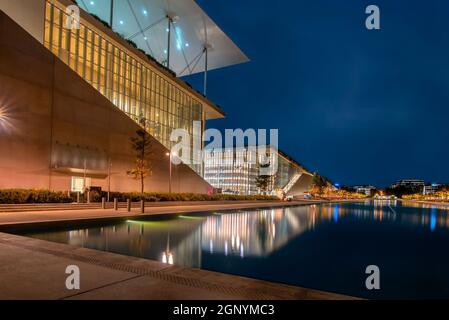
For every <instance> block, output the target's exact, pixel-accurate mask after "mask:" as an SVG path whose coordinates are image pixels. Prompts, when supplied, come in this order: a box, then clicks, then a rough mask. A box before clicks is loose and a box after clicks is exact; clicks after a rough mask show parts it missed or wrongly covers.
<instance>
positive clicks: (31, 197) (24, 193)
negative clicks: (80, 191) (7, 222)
mask: <svg viewBox="0 0 449 320" xmlns="http://www.w3.org/2000/svg"><path fill="white" fill-rule="evenodd" d="M71 202H73V200H72V198H71V197H70V196H69V195H68V194H67V193H66V192H52V191H48V190H24V189H8V190H0V204H27V203H71Z"/></svg>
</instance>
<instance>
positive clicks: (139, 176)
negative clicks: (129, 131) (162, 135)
mask: <svg viewBox="0 0 449 320" xmlns="http://www.w3.org/2000/svg"><path fill="white" fill-rule="evenodd" d="M136 134H137V137H132V138H130V141H131V146H132V148H133V150H134V152H135V156H136V160H135V167H134V168H133V169H131V170H129V171H127V174H128V175H129V176H131V177H133V178H134V179H136V180H140V184H141V190H140V192H141V193H142V194H143V193H144V192H145V178H146V177H149V176H151V175H152V171H151V162H150V159H149V158H150V156H151V154H152V151H151V150H152V148H151V147H152V141H151V139H150V135H149V134H148V132H147V131H146V130H144V129H139V130H137V131H136Z"/></svg>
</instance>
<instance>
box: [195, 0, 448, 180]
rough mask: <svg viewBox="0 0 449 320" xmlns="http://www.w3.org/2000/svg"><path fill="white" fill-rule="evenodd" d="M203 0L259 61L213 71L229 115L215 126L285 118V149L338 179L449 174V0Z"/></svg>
mask: <svg viewBox="0 0 449 320" xmlns="http://www.w3.org/2000/svg"><path fill="white" fill-rule="evenodd" d="M198 3H199V4H200V6H202V7H203V8H204V9H205V11H206V12H207V13H208V14H209V15H210V16H211V18H212V19H213V20H214V21H215V22H216V23H217V24H218V25H219V26H220V27H221V28H222V29H223V30H224V31H225V32H226V33H227V34H228V35H229V36H230V37H231V38H232V39H233V40H234V41H235V43H236V44H237V45H238V46H239V47H240V48H241V49H242V50H243V51H244V52H245V53H246V54H247V55H248V56H249V58H250V59H251V62H250V63H247V64H242V65H238V66H233V67H229V68H225V69H220V70H216V71H212V72H211V73H210V74H209V88H208V95H209V98H210V99H211V100H212V101H214V102H216V103H218V104H219V105H221V106H222V108H223V109H224V110H225V112H226V113H227V118H226V119H225V120H214V121H211V122H210V123H209V127H215V128H218V129H224V128H242V129H246V128H279V129H280V149H282V150H284V151H285V152H286V153H287V154H289V155H291V156H292V157H294V158H295V159H296V160H298V161H299V162H301V163H303V164H304V165H305V166H306V167H308V168H310V169H311V170H313V171H319V172H320V173H321V174H323V175H326V176H328V177H329V178H330V179H331V180H333V181H334V182H340V183H342V184H348V185H351V184H375V185H378V186H386V185H388V184H390V183H391V182H392V181H393V180H396V179H400V178H421V179H424V180H426V181H429V182H449V170H448V159H449V147H448V141H449V125H448V124H449V121H448V120H449V1H447V0H427V1H424V0H421V1H418V0H407V1H403V0H371V1H363V0H308V1H305V0H295V1H268V0H226V1H221V0H220V1H212V0H198ZM369 4H376V5H378V6H379V7H380V9H381V27H382V29H381V30H380V31H368V30H367V29H366V28H365V19H366V15H365V8H366V6H367V5H369ZM187 80H188V81H189V82H191V83H193V84H194V85H195V87H197V88H199V89H200V88H202V77H201V75H200V76H194V77H191V78H189V79H187Z"/></svg>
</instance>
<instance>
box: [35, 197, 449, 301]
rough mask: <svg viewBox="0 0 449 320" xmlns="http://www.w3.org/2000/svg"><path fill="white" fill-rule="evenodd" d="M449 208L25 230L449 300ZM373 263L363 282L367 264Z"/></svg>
mask: <svg viewBox="0 0 449 320" xmlns="http://www.w3.org/2000/svg"><path fill="white" fill-rule="evenodd" d="M448 214H449V209H448V208H447V207H437V206H427V205H417V204H407V203H401V202H387V201H379V202H365V203H363V202H360V203H346V204H323V205H308V206H298V207H288V208H279V209H266V210H265V209H264V210H240V211H227V212H210V213H207V214H190V215H177V216H172V217H167V216H165V217H163V218H162V217H159V218H152V219H146V220H139V221H137V220H136V221H126V222H123V223H118V224H114V225H104V226H98V227H89V228H86V229H80V230H51V231H48V232H39V233H30V234H27V235H28V236H31V237H35V238H39V239H43V240H48V241H53V242H60V243H67V244H70V245H75V246H82V247H87V248H92V249H97V250H102V251H110V252H115V253H120V254H124V255H129V256H136V257H143V258H147V259H153V260H158V261H160V262H163V263H166V264H174V265H180V266H187V267H194V268H201V269H206V270H212V271H219V272H224V273H229V274H235V275H242V276H246V277H251V278H257V279H263V280H269V281H275V282H281V283H286V284H291V285H297V286H303V287H307V288H315V289H320V290H326V291H332V292H338V293H343V294H349V295H354V296H359V297H366V298H382V299H393V298H399V299H410V298H412V299H413V298H446V299H447V298H449V254H448V252H446V250H447V248H449V218H448ZM369 265H376V266H378V267H379V269H380V290H371V291H369V290H367V288H366V286H365V280H366V278H367V277H368V275H367V274H366V273H365V270H366V267H367V266H369Z"/></svg>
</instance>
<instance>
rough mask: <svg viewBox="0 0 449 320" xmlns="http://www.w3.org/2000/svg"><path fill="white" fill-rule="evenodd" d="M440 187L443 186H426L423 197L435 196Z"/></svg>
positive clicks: (433, 184)
mask: <svg viewBox="0 0 449 320" xmlns="http://www.w3.org/2000/svg"><path fill="white" fill-rule="evenodd" d="M440 187H441V184H437V183H432V184H428V185H425V186H424V188H423V195H425V196H430V195H433V194H435V193H436V192H437V191H438V189H439V188H440Z"/></svg>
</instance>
